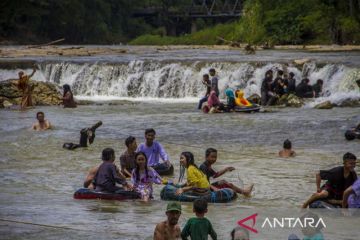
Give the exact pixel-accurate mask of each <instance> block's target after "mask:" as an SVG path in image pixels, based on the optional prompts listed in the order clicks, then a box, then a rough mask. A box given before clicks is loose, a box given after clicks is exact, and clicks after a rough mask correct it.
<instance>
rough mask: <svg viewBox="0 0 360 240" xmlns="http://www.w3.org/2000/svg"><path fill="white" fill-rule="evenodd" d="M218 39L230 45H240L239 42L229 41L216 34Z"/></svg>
mask: <svg viewBox="0 0 360 240" xmlns="http://www.w3.org/2000/svg"><path fill="white" fill-rule="evenodd" d="M216 38H217V39H218V40H220V41H223V42H224V43H227V44H229V45H230V46H231V47H240V46H241V44H240V43H239V42H235V41H231V40H226V39H225V38H222V37H219V36H217V37H216Z"/></svg>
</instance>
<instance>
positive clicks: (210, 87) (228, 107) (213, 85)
mask: <svg viewBox="0 0 360 240" xmlns="http://www.w3.org/2000/svg"><path fill="white" fill-rule="evenodd" d="M209 75H210V76H209ZM210 77H211V79H210ZM309 82H310V80H309V79H308V78H304V79H303V80H302V81H301V82H300V83H299V84H298V85H296V79H295V74H294V73H293V72H290V73H289V75H287V74H284V71H283V70H277V76H276V78H275V79H274V77H273V70H271V69H270V70H268V71H266V73H265V78H264V79H263V81H262V83H261V100H260V104H261V105H262V106H270V105H273V104H275V102H276V101H277V100H278V99H279V98H280V97H281V96H282V95H284V94H295V95H296V96H298V97H300V98H318V97H320V96H322V95H323V84H324V81H323V80H322V79H318V80H317V81H316V83H315V84H314V85H310V84H309ZM202 83H203V84H204V85H205V86H206V93H205V95H204V96H203V97H202V98H201V99H200V101H199V104H198V109H202V110H203V112H205V113H216V112H230V111H233V110H234V108H235V107H236V106H238V107H251V106H252V105H253V104H255V103H251V102H250V101H248V100H247V99H246V98H245V97H244V91H243V90H241V89H237V90H235V91H234V90H233V89H231V88H227V89H225V95H226V98H227V103H226V104H224V103H222V102H221V101H220V100H219V87H218V83H219V77H218V76H217V75H216V71H215V69H214V68H211V69H210V70H209V74H204V75H203V78H202ZM206 102H207V105H206V106H204V107H203V106H202V105H203V104H204V103H206Z"/></svg>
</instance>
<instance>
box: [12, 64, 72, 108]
mask: <svg viewBox="0 0 360 240" xmlns="http://www.w3.org/2000/svg"><path fill="white" fill-rule="evenodd" d="M35 72H36V68H35V67H34V68H33V71H32V73H31V74H30V75H26V74H25V73H24V72H23V71H20V72H19V73H18V75H19V79H18V80H17V81H15V82H14V84H16V86H17V87H18V89H19V91H21V93H22V97H21V103H20V109H22V110H24V109H26V108H28V107H32V106H33V101H32V92H33V89H34V85H33V84H31V83H30V78H31V77H32V76H34V74H35ZM60 99H61V100H62V101H63V102H62V104H63V105H64V108H76V106H77V105H76V102H75V100H74V96H73V93H72V91H71V88H70V85H69V84H64V85H63V95H62V96H61V97H60Z"/></svg>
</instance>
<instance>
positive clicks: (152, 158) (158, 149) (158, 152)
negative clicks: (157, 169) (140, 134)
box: [136, 141, 169, 166]
mask: <svg viewBox="0 0 360 240" xmlns="http://www.w3.org/2000/svg"><path fill="white" fill-rule="evenodd" d="M136 152H144V153H145V155H146V157H147V159H148V166H155V165H158V164H159V161H160V157H161V159H162V160H163V161H169V157H168V154H167V153H166V151H165V149H164V148H163V146H161V144H160V143H158V142H157V141H154V142H153V144H152V145H151V146H150V147H148V146H147V145H146V143H141V144H140V145H139V146H138V148H137V149H136Z"/></svg>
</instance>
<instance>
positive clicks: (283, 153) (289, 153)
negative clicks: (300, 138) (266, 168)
mask: <svg viewBox="0 0 360 240" xmlns="http://www.w3.org/2000/svg"><path fill="white" fill-rule="evenodd" d="M283 147H284V148H283V149H282V150H280V151H279V156H280V157H284V158H287V157H295V155H296V153H295V151H293V150H292V149H291V148H292V146H291V141H290V140H289V139H286V140H285V141H284V145H283Z"/></svg>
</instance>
